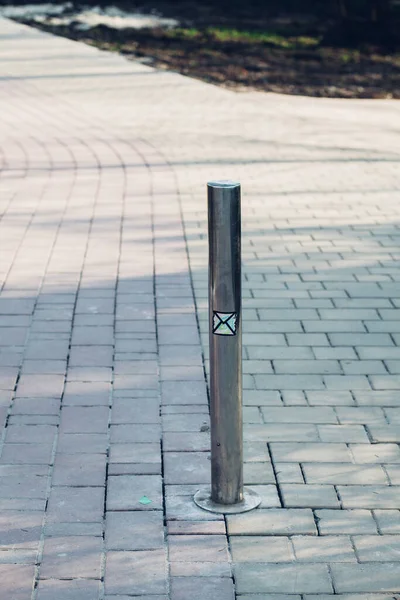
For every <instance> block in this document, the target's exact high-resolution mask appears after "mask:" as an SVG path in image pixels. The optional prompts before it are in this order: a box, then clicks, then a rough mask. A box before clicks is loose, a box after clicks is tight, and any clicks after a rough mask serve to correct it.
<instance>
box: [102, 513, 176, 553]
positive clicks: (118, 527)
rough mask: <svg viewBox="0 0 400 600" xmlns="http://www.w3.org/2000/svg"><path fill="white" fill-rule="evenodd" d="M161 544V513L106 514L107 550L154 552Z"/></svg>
mask: <svg viewBox="0 0 400 600" xmlns="http://www.w3.org/2000/svg"><path fill="white" fill-rule="evenodd" d="M163 544H164V524H163V515H162V512H161V511H149V512H146V513H143V512H141V511H122V512H110V511H108V512H107V515H106V547H107V548H108V549H109V550H154V549H157V548H162V547H163Z"/></svg>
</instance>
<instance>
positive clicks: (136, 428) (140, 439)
mask: <svg viewBox="0 0 400 600" xmlns="http://www.w3.org/2000/svg"><path fill="white" fill-rule="evenodd" d="M110 433H111V444H114V443H121V444H125V443H140V444H142V443H157V442H159V441H160V439H161V427H160V425H157V424H154V423H153V424H129V425H111V428H110Z"/></svg>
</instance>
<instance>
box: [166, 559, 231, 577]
mask: <svg viewBox="0 0 400 600" xmlns="http://www.w3.org/2000/svg"><path fill="white" fill-rule="evenodd" d="M170 575H171V577H206V578H209V577H221V578H222V577H229V578H230V577H232V570H231V565H230V564H229V563H228V562H199V561H197V562H178V561H176V562H171V563H170Z"/></svg>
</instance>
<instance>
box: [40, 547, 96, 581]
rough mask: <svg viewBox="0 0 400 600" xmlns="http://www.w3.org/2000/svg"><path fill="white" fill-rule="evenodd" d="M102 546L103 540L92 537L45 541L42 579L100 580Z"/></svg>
mask: <svg viewBox="0 0 400 600" xmlns="http://www.w3.org/2000/svg"><path fill="white" fill-rule="evenodd" d="M102 546H103V543H102V539H101V538H99V537H92V536H90V537H85V536H79V537H63V538H49V539H47V540H45V542H44V549H43V559H42V563H41V567H40V573H41V577H43V578H44V579H48V578H50V577H52V578H57V579H63V578H66V577H68V578H69V577H71V578H99V577H100V565H101V554H102Z"/></svg>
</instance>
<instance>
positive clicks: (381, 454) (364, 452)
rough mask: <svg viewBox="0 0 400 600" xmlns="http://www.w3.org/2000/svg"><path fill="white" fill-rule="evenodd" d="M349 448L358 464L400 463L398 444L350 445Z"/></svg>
mask: <svg viewBox="0 0 400 600" xmlns="http://www.w3.org/2000/svg"><path fill="white" fill-rule="evenodd" d="M349 448H350V450H351V452H352V454H353V456H354V460H355V462H356V463H358V464H365V463H400V449H399V447H398V446H397V444H373V445H368V446H366V445H365V444H362V445H358V444H350V445H349Z"/></svg>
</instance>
